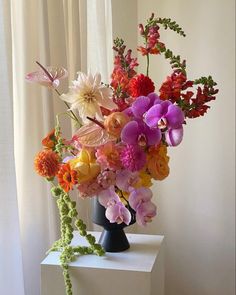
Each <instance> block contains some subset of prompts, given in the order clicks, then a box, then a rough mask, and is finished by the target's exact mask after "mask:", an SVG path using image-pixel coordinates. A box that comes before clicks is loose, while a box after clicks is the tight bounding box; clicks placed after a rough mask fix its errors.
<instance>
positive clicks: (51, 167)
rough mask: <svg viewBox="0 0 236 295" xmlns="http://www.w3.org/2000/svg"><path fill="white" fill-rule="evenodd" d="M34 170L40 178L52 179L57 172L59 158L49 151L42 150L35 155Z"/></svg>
mask: <svg viewBox="0 0 236 295" xmlns="http://www.w3.org/2000/svg"><path fill="white" fill-rule="evenodd" d="M34 168H35V171H36V172H37V173H38V174H39V175H40V176H42V177H46V178H52V177H54V176H55V175H56V174H57V172H58V170H59V156H58V155H57V154H56V153H55V152H53V151H51V150H43V151H41V152H39V153H38V154H37V155H36V157H35V160H34Z"/></svg>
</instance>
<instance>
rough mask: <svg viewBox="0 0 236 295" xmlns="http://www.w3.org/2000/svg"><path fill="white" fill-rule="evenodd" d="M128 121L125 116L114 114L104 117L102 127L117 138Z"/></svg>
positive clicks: (119, 113) (118, 113)
mask: <svg viewBox="0 0 236 295" xmlns="http://www.w3.org/2000/svg"><path fill="white" fill-rule="evenodd" d="M128 121H129V117H128V116H127V115H126V114H124V113H121V112H115V113H112V114H110V115H109V116H107V117H106V119H105V121H104V126H105V128H106V130H107V132H108V133H109V134H111V135H113V136H115V137H116V138H119V137H120V133H121V130H122V128H123V127H124V126H125V124H127V123H128Z"/></svg>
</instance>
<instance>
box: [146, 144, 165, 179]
mask: <svg viewBox="0 0 236 295" xmlns="http://www.w3.org/2000/svg"><path fill="white" fill-rule="evenodd" d="M168 162H169V157H168V156H167V147H166V146H165V145H163V144H161V145H159V146H157V147H151V148H150V149H149V151H148V157H147V169H148V171H149V173H150V174H151V176H152V177H153V178H154V179H156V180H163V179H164V178H166V177H167V176H168V175H169V171H170V169H169V166H168Z"/></svg>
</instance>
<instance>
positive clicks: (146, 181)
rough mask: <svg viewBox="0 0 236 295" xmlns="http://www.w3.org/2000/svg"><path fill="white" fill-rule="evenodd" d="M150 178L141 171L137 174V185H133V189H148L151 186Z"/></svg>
mask: <svg viewBox="0 0 236 295" xmlns="http://www.w3.org/2000/svg"><path fill="white" fill-rule="evenodd" d="M151 180H152V177H151V175H150V174H149V173H147V172H146V171H145V170H142V171H140V172H139V180H138V181H137V183H135V185H134V187H135V188H140V187H150V186H152V181H151Z"/></svg>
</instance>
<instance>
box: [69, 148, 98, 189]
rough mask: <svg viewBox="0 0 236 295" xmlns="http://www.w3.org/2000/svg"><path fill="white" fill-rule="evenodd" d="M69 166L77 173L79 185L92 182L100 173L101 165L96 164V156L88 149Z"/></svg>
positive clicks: (70, 162)
mask: <svg viewBox="0 0 236 295" xmlns="http://www.w3.org/2000/svg"><path fill="white" fill-rule="evenodd" d="M69 164H70V167H71V169H74V170H76V171H77V174H78V183H79V184H81V183H83V182H85V181H89V180H92V179H93V178H95V177H96V176H97V175H98V174H99V172H100V165H99V164H98V163H96V161H95V157H94V155H93V154H92V153H91V152H90V151H88V150H86V149H82V150H81V151H80V153H79V156H78V157H76V158H74V159H72V160H70V161H69Z"/></svg>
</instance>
